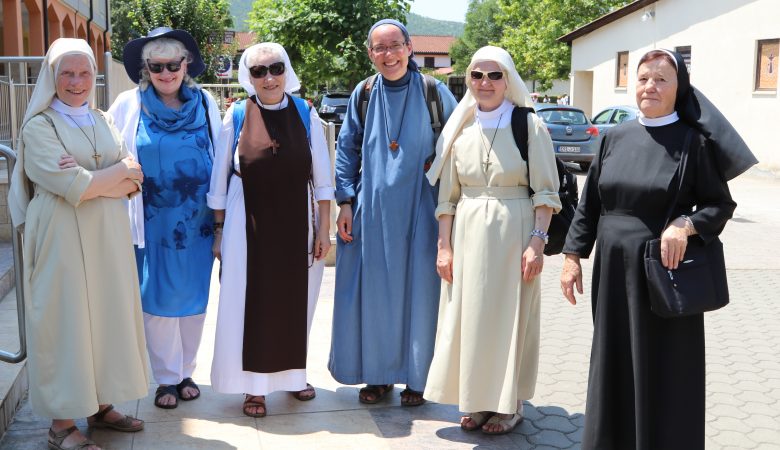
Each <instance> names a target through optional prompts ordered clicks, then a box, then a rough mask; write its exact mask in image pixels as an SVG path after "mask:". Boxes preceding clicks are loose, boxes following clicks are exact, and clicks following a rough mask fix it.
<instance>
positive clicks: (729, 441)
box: [712, 431, 756, 449]
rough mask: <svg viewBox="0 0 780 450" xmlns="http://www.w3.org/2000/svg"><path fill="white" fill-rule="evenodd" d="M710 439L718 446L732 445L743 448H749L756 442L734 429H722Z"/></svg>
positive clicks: (753, 446)
mask: <svg viewBox="0 0 780 450" xmlns="http://www.w3.org/2000/svg"><path fill="white" fill-rule="evenodd" d="M712 440H713V441H715V443H716V444H718V445H719V446H728V445H733V446H736V447H739V448H744V449H751V448H755V446H756V443H755V442H754V441H753V440H751V439H749V438H747V437H746V436H745V434H744V433H740V432H736V431H722V432H720V433H718V434H717V435H715V436H713V437H712Z"/></svg>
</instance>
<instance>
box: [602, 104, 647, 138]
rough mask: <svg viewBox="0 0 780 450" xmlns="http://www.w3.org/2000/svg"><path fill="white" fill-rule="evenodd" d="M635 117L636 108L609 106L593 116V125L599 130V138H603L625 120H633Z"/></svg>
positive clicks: (637, 111)
mask: <svg viewBox="0 0 780 450" xmlns="http://www.w3.org/2000/svg"><path fill="white" fill-rule="evenodd" d="M637 117H639V108H637V107H636V106H628V105H621V106H610V107H609V108H607V109H605V110H603V111H601V112H600V113H598V114H596V115H595V116H593V125H595V126H596V128H598V129H599V133H600V134H601V136H604V135H605V134H607V131H608V130H609V129H610V128H612V127H614V126H615V125H617V124H619V123H623V122H625V121H627V120H635V119H636V118H637Z"/></svg>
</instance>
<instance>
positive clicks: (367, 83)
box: [358, 73, 378, 128]
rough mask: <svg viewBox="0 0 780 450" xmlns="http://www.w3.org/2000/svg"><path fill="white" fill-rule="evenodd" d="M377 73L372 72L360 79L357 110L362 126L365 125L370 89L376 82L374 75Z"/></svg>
mask: <svg viewBox="0 0 780 450" xmlns="http://www.w3.org/2000/svg"><path fill="white" fill-rule="evenodd" d="M377 76H378V74H376V73H375V74H373V75H371V76H370V77H368V78H366V79H365V80H363V81H361V84H359V85H358V86H360V93H359V94H358V112H359V113H360V124H361V125H363V128H365V127H366V115H367V114H368V101H369V100H370V99H371V89H373V88H374V84H376V77H377Z"/></svg>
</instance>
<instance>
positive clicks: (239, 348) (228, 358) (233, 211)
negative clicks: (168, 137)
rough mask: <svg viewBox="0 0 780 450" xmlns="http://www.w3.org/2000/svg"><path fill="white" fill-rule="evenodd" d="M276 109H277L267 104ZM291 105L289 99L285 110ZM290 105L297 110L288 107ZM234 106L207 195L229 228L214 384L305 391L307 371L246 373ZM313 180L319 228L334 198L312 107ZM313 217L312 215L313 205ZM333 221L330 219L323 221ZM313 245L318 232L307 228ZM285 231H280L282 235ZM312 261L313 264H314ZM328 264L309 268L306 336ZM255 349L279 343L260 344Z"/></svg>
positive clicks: (237, 389)
mask: <svg viewBox="0 0 780 450" xmlns="http://www.w3.org/2000/svg"><path fill="white" fill-rule="evenodd" d="M267 106H269V107H271V108H272V109H275V106H276V105H267ZM286 106H287V97H285V99H284V100H283V101H282V105H281V107H282V108H284V107H286ZM290 107H294V106H293V105H290ZM232 113H233V108H232V107H231V108H230V109H228V111H227V112H226V113H225V118H224V119H223V121H222V130H221V132H220V140H219V144H218V145H217V154H216V158H215V160H214V170H213V172H212V177H211V189H210V191H209V193H208V196H207V198H208V204H209V207H211V208H212V209H216V210H221V209H224V210H225V225H224V228H223V231H222V247H221V251H222V278H221V289H220V294H219V310H218V316H217V330H216V338H215V342H214V359H213V360H212V364H211V385H212V387H213V388H214V390H215V391H217V392H222V393H232V394H239V393H248V394H252V395H265V394H268V393H271V392H274V391H300V390H303V389H305V388H306V369H292V370H285V371H282V372H275V373H256V372H247V371H244V370H243V363H242V355H243V340H244V306H245V300H246V294H245V290H246V276H247V274H246V215H245V210H244V188H243V185H242V183H241V178H239V177H237V176H233V177H230V180H229V182H230V186H228V173H229V170H230V168H235V169H236V170H238V169H239V165H238V151H236V152H235V154H233V158H232V160H231V154H232V148H233V114H232ZM310 126H311V156H312V181H313V185H314V192H311V190H309V196H311V195H314V201H315V211H314V214H315V223H316V224H317V225H318V226H319V221H320V217H319V213H318V208H317V207H316V202H318V201H320V200H332V199H333V198H334V188H333V181H332V176H331V163H330V156H329V154H328V147H327V143H326V141H325V134H324V131H323V129H322V125H321V123H320V118H319V116H318V115H317V112H316V111H315V110H314V108H312V109H311V115H310ZM307 203H308V204H309V214H311V202H310V201H308V202H307ZM323 219H324V220H329V218H327V217H326V218H323ZM309 228H310V229H309V242H308V245H309V247H311V244H312V239H313V238H314V232H315V230H312V229H311V225H310V226H309ZM283 232H284V230H280V233H282V234H283ZM310 262H311V260H310ZM324 267H325V261H324V260H320V261H314V264H313V265H312V266H311V267H310V268H309V279H308V286H309V295H308V313H307V316H308V317H307V334H308V332H309V331H310V330H311V323H312V318H313V317H314V310H315V307H316V305H317V297H318V296H319V292H320V284H321V282H322V272H323V269H324ZM257 345H276V344H275V343H266V342H258V343H257Z"/></svg>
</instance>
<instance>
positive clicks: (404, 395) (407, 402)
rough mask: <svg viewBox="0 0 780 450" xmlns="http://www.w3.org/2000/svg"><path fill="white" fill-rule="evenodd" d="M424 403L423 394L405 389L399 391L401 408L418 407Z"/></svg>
mask: <svg viewBox="0 0 780 450" xmlns="http://www.w3.org/2000/svg"><path fill="white" fill-rule="evenodd" d="M423 403H425V399H424V398H423V393H422V392H419V391H415V390H413V389H409V388H406V389H404V390H403V391H401V406H420V405H422V404H423Z"/></svg>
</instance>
